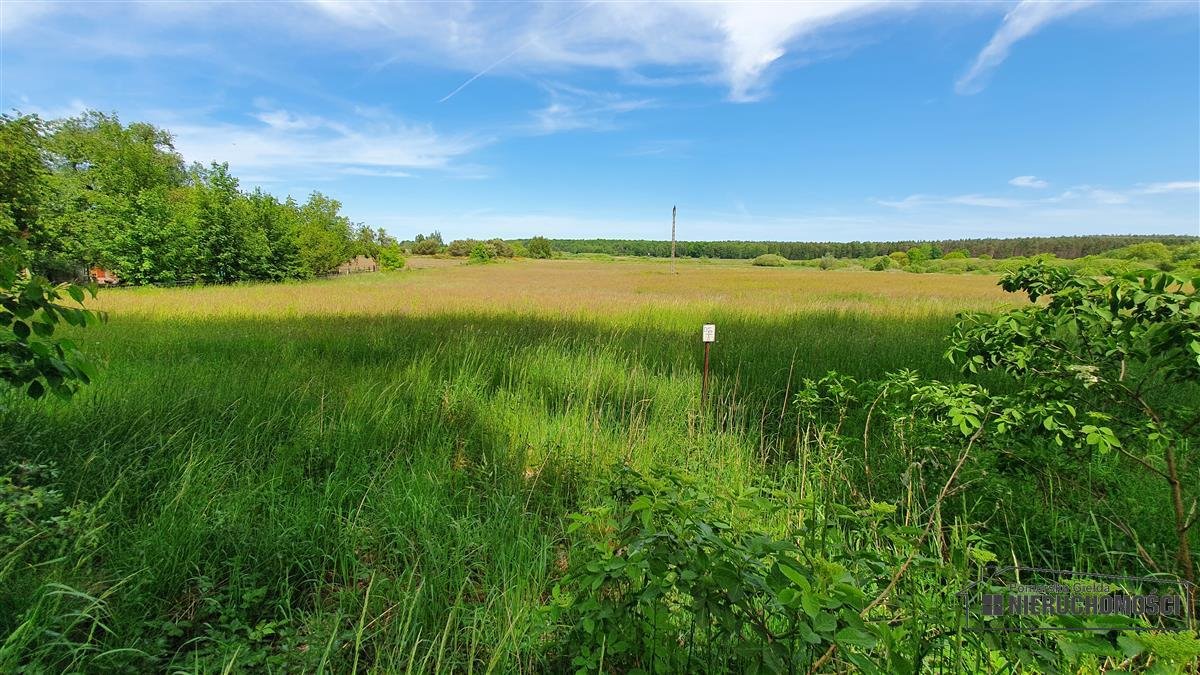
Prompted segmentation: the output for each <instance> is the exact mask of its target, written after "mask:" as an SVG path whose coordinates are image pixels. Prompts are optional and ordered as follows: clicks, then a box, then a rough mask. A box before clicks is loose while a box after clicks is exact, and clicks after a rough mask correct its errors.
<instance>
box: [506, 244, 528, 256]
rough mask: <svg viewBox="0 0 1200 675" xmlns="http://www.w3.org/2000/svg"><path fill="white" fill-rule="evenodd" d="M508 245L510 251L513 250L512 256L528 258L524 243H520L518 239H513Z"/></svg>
mask: <svg viewBox="0 0 1200 675" xmlns="http://www.w3.org/2000/svg"><path fill="white" fill-rule="evenodd" d="M509 246H511V247H512V252H513V257H514V258H528V257H529V249H527V248H525V244H522V243H521V242H519V241H514V242H512V243H511V244H509Z"/></svg>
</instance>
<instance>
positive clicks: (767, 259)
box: [750, 253, 788, 267]
mask: <svg viewBox="0 0 1200 675" xmlns="http://www.w3.org/2000/svg"><path fill="white" fill-rule="evenodd" d="M750 264H751V265H755V266H757V267H785V266H787V264H788V260H787V258H785V257H783V256H781V255H775V254H774V253H764V254H762V255H760V256H758V257H757V258H755V259H754V260H752V261H750Z"/></svg>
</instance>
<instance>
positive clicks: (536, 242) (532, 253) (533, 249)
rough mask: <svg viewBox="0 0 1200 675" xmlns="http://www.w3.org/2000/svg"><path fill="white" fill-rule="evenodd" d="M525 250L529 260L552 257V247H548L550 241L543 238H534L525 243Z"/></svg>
mask: <svg viewBox="0 0 1200 675" xmlns="http://www.w3.org/2000/svg"><path fill="white" fill-rule="evenodd" d="M525 248H526V249H528V251H529V257H530V258H551V257H553V256H554V247H553V246H551V245H550V240H549V239H547V238H545V237H534V238H532V239H530V240H529V241H527V242H525Z"/></svg>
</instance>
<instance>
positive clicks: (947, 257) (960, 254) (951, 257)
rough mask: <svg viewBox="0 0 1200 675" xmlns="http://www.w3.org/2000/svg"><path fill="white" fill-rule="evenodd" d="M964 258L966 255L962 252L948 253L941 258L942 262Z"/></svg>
mask: <svg viewBox="0 0 1200 675" xmlns="http://www.w3.org/2000/svg"><path fill="white" fill-rule="evenodd" d="M965 257H967V254H966V253H965V252H963V251H950V252H949V253H947V254H946V255H944V256H942V260H962V259H963V258H965Z"/></svg>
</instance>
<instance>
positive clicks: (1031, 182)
mask: <svg viewBox="0 0 1200 675" xmlns="http://www.w3.org/2000/svg"><path fill="white" fill-rule="evenodd" d="M1008 184H1009V185H1012V186H1015V187H1023V188H1036V189H1041V188H1044V187H1049V186H1050V184H1049V183H1047V182H1046V181H1044V180H1042V179H1041V178H1038V177H1037V176H1017V177H1016V178H1013V179H1012V180H1010V181H1008Z"/></svg>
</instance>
